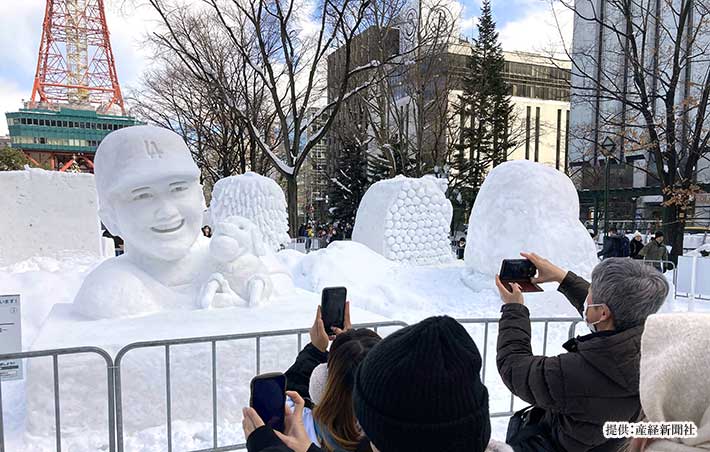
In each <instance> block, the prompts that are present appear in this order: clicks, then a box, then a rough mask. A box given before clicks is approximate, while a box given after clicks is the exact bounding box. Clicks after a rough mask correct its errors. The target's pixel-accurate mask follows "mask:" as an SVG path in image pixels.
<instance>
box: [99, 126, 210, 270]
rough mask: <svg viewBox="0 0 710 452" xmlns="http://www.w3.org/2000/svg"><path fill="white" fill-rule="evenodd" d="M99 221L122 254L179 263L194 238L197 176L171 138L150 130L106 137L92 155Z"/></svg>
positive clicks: (199, 201)
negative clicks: (122, 247) (121, 244)
mask: <svg viewBox="0 0 710 452" xmlns="http://www.w3.org/2000/svg"><path fill="white" fill-rule="evenodd" d="M95 171H96V185H97V192H98V195H99V215H100V216H101V220H102V221H103V223H104V224H105V225H106V227H107V228H108V230H109V231H111V233H112V234H114V235H119V236H121V237H122V238H123V240H124V242H125V243H126V254H131V253H138V254H140V255H143V256H145V257H150V258H153V259H157V260H161V261H176V260H179V259H181V258H183V257H185V255H186V254H187V253H188V252H189V251H190V248H191V247H192V245H193V244H194V243H195V240H196V239H197V237H198V236H199V234H200V227H201V226H202V212H203V210H204V203H205V201H204V196H203V194H202V187H201V185H200V183H199V179H198V178H199V174H200V173H199V170H198V168H197V165H195V162H194V161H193V160H192V157H191V156H190V151H189V150H188V149H187V146H186V145H185V143H184V142H183V141H182V139H181V138H180V137H179V136H178V135H177V134H175V133H173V132H171V131H169V130H167V129H161V128H158V127H153V126H137V127H130V128H126V129H122V130H120V131H117V132H114V133H112V134H110V135H108V136H107V137H106V138H105V139H104V141H103V142H102V143H101V146H100V147H99V150H98V151H97V153H96V169H95Z"/></svg>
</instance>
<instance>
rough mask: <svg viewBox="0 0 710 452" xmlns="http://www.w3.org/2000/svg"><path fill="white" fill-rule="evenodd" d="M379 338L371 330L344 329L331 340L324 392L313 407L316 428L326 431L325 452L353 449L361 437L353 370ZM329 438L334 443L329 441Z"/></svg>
mask: <svg viewBox="0 0 710 452" xmlns="http://www.w3.org/2000/svg"><path fill="white" fill-rule="evenodd" d="M381 339H382V338H380V336H379V335H377V333H375V332H374V331H370V330H367V329H359V330H350V331H346V332H345V333H343V334H340V335H338V337H337V338H335V341H333V345H332V346H331V349H330V355H329V356H328V378H327V380H326V383H325V391H324V392H323V397H322V398H321V402H320V404H318V405H317V406H316V407H315V409H314V410H313V419H314V420H315V422H316V423H317V424H318V427H319V428H320V429H322V430H324V431H326V432H327V433H328V435H322V436H324V438H321V439H322V441H321V443H322V445H323V448H324V449H325V450H327V451H329V452H332V451H333V450H335V448H341V449H345V450H348V451H354V450H356V449H357V447H358V444H359V443H360V441H361V439H362V431H361V430H360V426H359V425H358V422H357V419H356V418H355V411H354V409H353V382H354V379H355V369H357V366H358V365H359V364H360V363H361V362H362V360H363V359H365V356H367V354H368V353H369V351H370V350H371V349H372V348H373V347H374V346H375V345H377V343H378V342H380V340H381ZM331 441H333V442H335V444H330V442H331Z"/></svg>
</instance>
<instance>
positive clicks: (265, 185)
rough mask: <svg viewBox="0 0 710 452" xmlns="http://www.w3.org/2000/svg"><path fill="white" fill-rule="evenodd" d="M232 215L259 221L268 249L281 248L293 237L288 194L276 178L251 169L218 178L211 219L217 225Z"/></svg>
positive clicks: (211, 208)
mask: <svg viewBox="0 0 710 452" xmlns="http://www.w3.org/2000/svg"><path fill="white" fill-rule="evenodd" d="M233 215H238V216H240V217H244V218H247V219H249V220H251V221H252V222H253V223H254V224H256V225H257V227H258V228H259V230H260V232H261V234H262V238H263V240H264V243H265V244H266V246H267V247H268V248H269V249H272V250H274V251H278V250H279V249H280V248H281V245H287V244H288V243H289V242H290V241H291V239H290V237H289V235H288V214H287V212H286V197H285V196H284V192H283V190H282V189H281V187H280V186H279V184H277V183H276V181H274V180H273V179H270V178H268V177H264V176H261V175H259V174H256V173H252V172H248V173H245V174H242V175H239V176H230V177H225V178H224V179H220V180H219V181H217V183H216V184H215V185H214V189H213V190H212V202H211V203H210V215H209V216H210V219H211V221H210V222H211V224H213V225H214V224H217V223H218V222H219V221H221V220H224V219H225V218H228V217H231V216H233Z"/></svg>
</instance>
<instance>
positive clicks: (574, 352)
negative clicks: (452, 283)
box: [496, 272, 643, 452]
mask: <svg viewBox="0 0 710 452" xmlns="http://www.w3.org/2000/svg"><path fill="white" fill-rule="evenodd" d="M588 288H589V283H587V282H586V281H585V280H584V279H582V278H580V277H579V276H577V275H575V274H574V273H572V272H569V273H568V274H567V277H566V278H565V279H564V281H563V282H562V284H560V288H559V290H560V292H562V293H563V294H564V295H565V296H566V297H567V299H568V300H569V301H570V302H571V303H572V305H573V306H574V307H575V309H577V311H578V312H580V314H582V312H581V311H582V306H583V304H584V299H585V298H586V296H587V290H588ZM501 311H502V313H503V314H502V316H501V319H500V324H499V334H498V354H497V358H496V361H497V364H498V371H499V373H500V375H501V378H502V379H503V382H504V383H505V384H506V386H507V387H508V388H509V389H510V390H511V392H513V394H515V395H516V396H518V397H520V398H521V399H523V400H525V401H526V402H528V403H530V404H533V405H535V406H538V407H540V408H542V409H544V410H545V411H546V414H545V417H544V418H543V424H544V425H545V426H547V427H548V428H549V430H550V432H551V436H552V439H553V441H555V442H556V443H557V445H558V446H559V447H560V448H561V449H562V450H566V451H570V452H585V451H595V452H597V451H605V452H606V451H616V450H618V447H619V446H620V445H621V443H622V442H621V441H620V440H611V441H607V440H606V439H605V438H604V436H603V433H602V427H603V425H604V422H606V421H626V422H633V421H636V420H637V419H638V417H639V414H640V410H641V402H640V400H639V366H640V361H639V360H640V352H641V334H642V332H643V326H638V327H634V328H631V329H628V330H625V331H619V332H615V331H604V332H599V333H594V334H589V335H586V336H583V337H577V338H575V339H571V340H569V341H568V342H567V343H566V344H565V345H564V347H565V349H566V350H568V352H569V353H564V354H561V355H558V356H553V357H545V356H534V355H533V353H532V347H531V345H530V335H531V333H530V313H529V311H528V308H527V307H525V306H524V305H521V304H507V305H504V306H503V308H502V309H501Z"/></svg>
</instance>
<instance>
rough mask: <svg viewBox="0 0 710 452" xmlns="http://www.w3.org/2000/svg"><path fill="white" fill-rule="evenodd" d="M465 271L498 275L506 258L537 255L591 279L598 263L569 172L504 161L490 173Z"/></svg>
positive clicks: (471, 229)
mask: <svg viewBox="0 0 710 452" xmlns="http://www.w3.org/2000/svg"><path fill="white" fill-rule="evenodd" d="M466 241H467V244H468V246H466V251H465V256H464V258H465V261H466V267H467V268H468V269H469V270H470V271H473V272H478V273H483V274H487V275H495V274H496V273H498V272H499V271H500V266H501V261H502V260H503V259H521V257H520V252H521V251H528V252H534V253H537V254H539V255H541V256H543V257H545V258H547V259H549V260H550V261H552V262H553V263H554V264H556V265H559V266H560V267H562V268H565V269H568V270H572V271H574V272H575V273H577V274H580V275H586V276H589V275H590V274H591V272H592V269H593V268H594V266H595V265H596V264H597V263H599V259H597V251H596V247H595V245H594V242H593V241H592V239H591V237H590V236H589V233H588V232H587V230H586V229H585V228H584V225H582V223H581V222H580V221H579V197H578V195H577V190H576V189H575V187H574V184H573V183H572V181H571V180H570V179H569V177H567V176H566V175H565V174H564V173H561V172H560V171H557V170H555V169H554V168H550V167H548V166H545V165H541V164H539V163H533V162H530V161H527V160H518V161H511V162H506V163H503V164H501V165H499V166H497V167H495V168H493V170H492V171H491V172H490V173H489V174H488V176H487V177H486V180H485V181H484V182H483V185H482V186H481V190H480V192H479V193H478V196H477V197H476V202H475V203H474V205H473V210H472V211H471V218H470V220H469V225H468V237H467V239H466Z"/></svg>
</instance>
